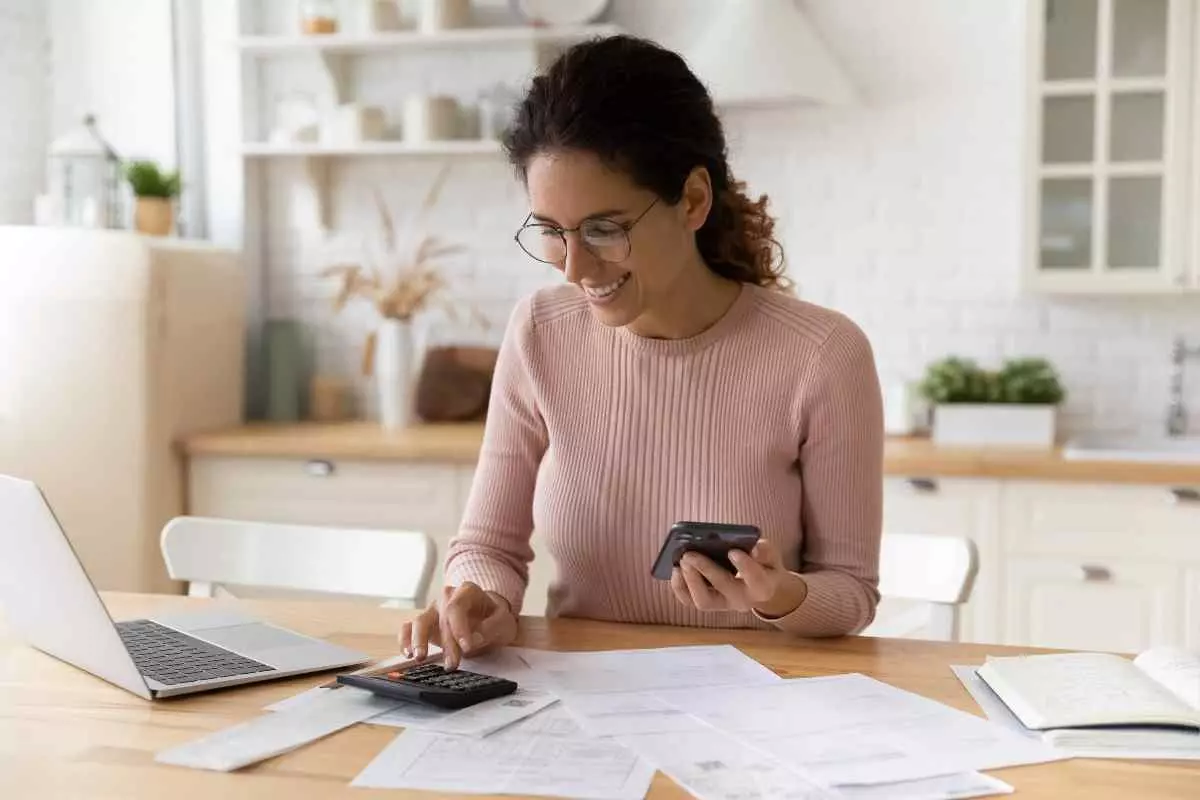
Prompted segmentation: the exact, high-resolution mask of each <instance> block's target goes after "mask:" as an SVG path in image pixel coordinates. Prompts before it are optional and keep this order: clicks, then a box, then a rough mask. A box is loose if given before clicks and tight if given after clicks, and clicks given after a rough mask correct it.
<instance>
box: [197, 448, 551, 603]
mask: <svg viewBox="0 0 1200 800" xmlns="http://www.w3.org/2000/svg"><path fill="white" fill-rule="evenodd" d="M473 474H474V470H473V469H472V468H471V467H469V466H461V465H453V464H437V463H424V462H404V461H385V460H366V459H362V460H359V459H334V460H328V459H294V458H255V457H243V456H193V457H192V458H191V459H190V460H189V476H188V486H189V498H188V513H190V514H194V515H198V516H211V517H223V518H227V519H243V520H255V521H262V522H286V523H296V524H304V525H331V526H337V525H343V526H348V527H366V528H394V529H402V530H419V531H422V532H424V533H427V534H429V535H430V536H431V537H432V538H433V540H434V542H435V544H436V547H437V561H436V566H435V569H434V574H433V578H432V579H431V581H430V587H431V588H430V591H431V592H433V591H435V590H436V589H437V588H439V587H441V585H442V583H443V579H442V575H443V571H442V563H443V562H444V560H445V556H446V550H447V547H448V546H449V543H450V539H451V538H452V537H453V536H454V534H455V533H456V532H457V530H458V526H459V522H460V521H461V519H462V514H463V509H464V507H465V505H466V500H467V494H468V492H469V491H470V488H471V479H472V476H473ZM534 548H535V556H536V557H535V560H534V563H533V564H531V565H530V586H529V590H528V592H527V594H526V600H525V605H524V608H523V609H522V613H525V614H531V615H540V614H542V613H543V612H544V610H545V603H546V599H545V598H546V589H547V587H548V586H549V582H550V579H551V576H552V575H553V564H552V562H551V559H550V556H549V554H547V553H545V552H544V551H543V549H542V546H541V544H540V540H539V539H537V538H536V537H535V540H534Z"/></svg>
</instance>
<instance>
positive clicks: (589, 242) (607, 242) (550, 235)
mask: <svg viewBox="0 0 1200 800" xmlns="http://www.w3.org/2000/svg"><path fill="white" fill-rule="evenodd" d="M657 202H658V198H657V197H656V198H654V201H653V202H651V203H650V205H648V206H646V210H645V211H643V212H642V213H641V214H638V215H637V218H636V219H634V220H633V222H617V221H616V220H611V219H605V218H603V217H598V218H595V219H585V220H584V221H583V222H581V223H579V225H577V226H576V227H574V228H560V227H558V226H557V225H550V224H549V223H544V222H530V221H529V219H530V217H532V216H533V215H532V214H530V215H529V216H528V217H526V218H525V223H524V224H523V225H522V226H521V228H520V230H518V231H517V235H516V236H514V237H513V238H514V239H516V242H517V244H518V245H520V247H521V249H522V250H524V251H525V252H526V253H527V254H528V255H529V257H530V258H533V259H536V260H537V261H541V262H542V263H544V264H556V265H558V264H562V263H563V262H564V261H566V260H567V234H568V233H571V232H573V231H578V233H579V240H580V241H581V242H582V243H583V246H584V247H586V248H587V249H588V252H590V253H591V254H592V255H594V256H595V257H596V258H598V259H600V260H601V261H606V262H608V263H610V264H619V263H620V262H622V261H624V260H625V259H627V258H629V253H630V251H631V250H632V249H633V245H632V244H631V243H630V241H629V232H630V231H632V230H633V226H634V225H637V224H638V223H639V222H641V221H642V217H644V216H646V214H647V213H648V212H649V211H650V209H652V208H654V204H655V203H657Z"/></svg>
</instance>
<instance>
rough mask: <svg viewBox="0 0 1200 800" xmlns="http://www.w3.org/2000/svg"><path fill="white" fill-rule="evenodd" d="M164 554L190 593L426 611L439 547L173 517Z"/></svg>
mask: <svg viewBox="0 0 1200 800" xmlns="http://www.w3.org/2000/svg"><path fill="white" fill-rule="evenodd" d="M161 548H162V554H163V560H164V561H165V562H166V566H167V572H168V574H169V575H170V576H171V578H172V579H173V580H179V581H187V582H188V594H189V595H192V596H194V597H214V596H216V595H217V594H218V590H220V589H222V588H225V589H226V590H227V593H229V594H236V593H237V591H236V590H237V588H239V587H248V588H251V589H254V588H258V589H266V590H276V591H277V592H278V593H281V594H285V595H286V594H288V593H292V594H298V593H316V594H321V595H325V594H335V595H343V596H344V595H355V596H359V597H364V598H368V597H369V598H379V599H382V600H384V601H385V602H384V605H388V606H393V607H400V608H415V607H420V606H424V604H425V594H426V591H427V590H428V588H429V580H430V577H431V576H432V574H433V568H434V563H435V558H436V551H437V548H436V546H435V544H434V542H433V540H432V539H431V538H430V537H429V536H427V535H426V534H424V533H419V532H416V531H393V530H372V529H363V528H330V527H316V526H309V525H282V524H275V523H263V522H246V521H240V520H229V519H213V518H209V517H177V518H175V519H173V520H171V521H170V522H169V523H167V526H166V527H165V528H164V529H163V532H162V539H161Z"/></svg>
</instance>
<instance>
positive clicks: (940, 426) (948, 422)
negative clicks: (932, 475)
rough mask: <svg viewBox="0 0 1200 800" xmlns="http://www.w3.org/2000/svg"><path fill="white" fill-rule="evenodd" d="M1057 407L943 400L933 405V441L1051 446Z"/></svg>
mask: <svg viewBox="0 0 1200 800" xmlns="http://www.w3.org/2000/svg"><path fill="white" fill-rule="evenodd" d="M1057 411H1058V406H1052V405H1021V404H1015V403H1013V404H1010V403H979V404H976V403H946V404H943V405H938V406H935V407H934V411H933V442H934V444H945V445H998V446H1014V447H1045V448H1050V447H1053V446H1054V428H1055V419H1056V416H1057Z"/></svg>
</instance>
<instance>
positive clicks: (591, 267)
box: [522, 150, 711, 326]
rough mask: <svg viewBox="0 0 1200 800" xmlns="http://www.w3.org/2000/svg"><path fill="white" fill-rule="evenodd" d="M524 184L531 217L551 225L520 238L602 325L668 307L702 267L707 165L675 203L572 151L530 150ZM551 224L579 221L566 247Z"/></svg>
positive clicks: (573, 224) (531, 221)
mask: <svg viewBox="0 0 1200 800" xmlns="http://www.w3.org/2000/svg"><path fill="white" fill-rule="evenodd" d="M526 183H527V185H528V189H529V200H530V207H531V210H532V215H531V217H530V219H529V223H528V224H529V225H535V224H540V225H543V226H549V227H543V228H537V229H535V230H532V231H523V235H522V243H523V244H526V246H529V244H528V243H532V244H533V246H534V247H535V248H536V247H537V246H538V244H539V243H540V244H541V246H542V251H543V253H542V254H543V255H548V256H550V257H551V258H552V259H553V260H554V261H555V262H556V263H555V266H556V267H557V268H558V269H559V270H560V271H562V272H563V274H564V275H566V277H567V280H569V281H570V282H571V283H574V284H577V285H578V286H579V287H580V288H581V289H582V290H583V291H584V293H585V294H586V296H587V298H588V301H589V303H590V304H591V308H592V312H593V313H594V314H595V315H596V317H597V318H598V319H599V320H600V321H601V322H602V323H604V324H606V325H612V326H623V325H629V324H630V323H632V322H634V321H635V320H637V319H638V318H639V317H641V316H643V315H644V314H650V315H651V316H654V315H655V314H656V312H658V311H661V310H662V309H663V308H665V307H669V306H670V304H671V303H672V294H673V292H674V290H675V289H676V288H677V287H678V286H680V285H681V282H684V281H687V280H689V279H690V278H692V277H693V275H694V271H695V270H698V269H699V270H704V269H706V268H705V267H704V264H703V262H702V261H701V260H700V259H699V256H698V253H697V252H696V245H695V232H696V231H697V230H699V229H700V226H701V225H703V224H704V219H705V217H706V216H707V214H708V209H709V207H710V206H711V190H710V184H709V181H708V175H707V173H706V172H705V171H704V170H697V171H695V172H693V174H692V175H691V176H689V178H688V180H687V182H686V183H685V187H684V194H683V198H682V199H681V200H680V202H679V203H677V204H675V205H668V204H667V202H666V201H665V200H663V199H662V198H659V197H658V196H657V195H655V194H654V193H653V192H651V191H649V190H647V189H643V188H641V187H639V186H637V185H635V184H634V183H633V181H631V180H630V179H629V178H628V177H627V176H626V175H625V174H624V173H622V172H618V171H614V170H612V169H610V168H608V167H606V166H605V165H604V164H603V163H602V162H601V161H600V159H598V158H596V156H594V155H592V154H591V153H587V152H582V151H577V150H567V151H556V152H550V153H542V154H539V155H537V156H535V157H534V159H533V160H532V161H531V162H530V164H529V168H528V170H527V171H526ZM580 226H582V228H580ZM556 228H557V229H573V228H579V229H578V230H572V231H570V232H568V233H565V234H564V236H565V237H566V248H565V253H564V252H563V251H562V248H561V243H560V241H559V240H558V239H557V238H556V236H557V232H556V231H555V230H554V229H556ZM560 257H561V258H560Z"/></svg>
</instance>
